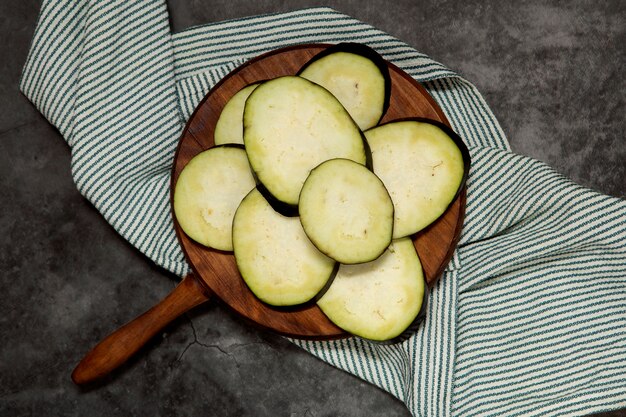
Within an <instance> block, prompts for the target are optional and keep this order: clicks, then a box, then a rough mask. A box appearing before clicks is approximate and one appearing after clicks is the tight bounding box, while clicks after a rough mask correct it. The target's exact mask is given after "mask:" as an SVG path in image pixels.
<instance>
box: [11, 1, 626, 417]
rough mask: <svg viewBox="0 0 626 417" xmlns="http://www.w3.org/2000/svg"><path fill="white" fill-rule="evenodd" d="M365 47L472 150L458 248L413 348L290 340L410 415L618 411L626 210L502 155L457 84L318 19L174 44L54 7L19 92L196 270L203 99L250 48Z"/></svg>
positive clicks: (98, 179) (206, 34)
mask: <svg viewBox="0 0 626 417" xmlns="http://www.w3.org/2000/svg"><path fill="white" fill-rule="evenodd" d="M340 41H355V42H361V43H365V44H367V45H370V46H371V47H373V48H374V49H376V50H377V51H379V52H380V53H381V54H382V55H383V56H384V57H385V58H386V59H388V60H390V61H392V62H394V63H395V64H396V65H398V66H399V67H400V68H402V69H403V70H405V71H406V72H407V73H409V74H410V75H411V76H413V77H414V78H415V79H416V80H418V81H420V82H422V83H423V85H424V86H425V87H426V88H427V90H428V91H429V92H430V94H431V95H432V96H433V97H434V98H435V100H436V101H437V102H438V103H439V105H440V106H441V107H442V109H443V110H444V112H445V113H446V116H447V117H448V119H449V120H450V122H451V124H452V126H453V128H454V129H455V130H456V131H457V132H458V133H459V134H460V135H461V137H463V138H464V140H465V141H466V143H467V145H468V147H469V148H470V151H471V155H472V162H473V167H472V170H471V173H470V176H469V180H468V200H467V217H466V221H465V226H464V229H463V232H462V237H461V241H460V244H459V247H458V250H457V251H456V253H455V255H454V257H453V259H452V261H451V263H450V265H449V266H448V268H447V269H446V271H445V273H444V275H443V277H442V279H441V280H440V281H439V283H438V284H437V285H436V286H435V288H434V289H433V291H432V293H431V300H430V302H429V310H428V315H427V319H426V321H425V322H424V324H423V326H422V327H421V328H420V330H419V331H418V332H417V333H416V334H415V335H414V336H413V337H411V338H410V339H408V340H407V341H405V342H403V343H401V344H396V345H389V346H381V345H374V344H370V343H367V342H363V341H361V340H357V339H346V340H340V341H332V342H307V341H294V342H295V343H297V344H298V345H299V346H301V347H302V348H304V349H306V350H308V351H309V352H311V353H312V354H314V355H316V356H318V357H320V358H321V359H323V360H325V361H327V362H329V363H332V364H333V365H335V366H337V367H339V368H341V369H344V370H346V371H348V372H351V373H353V374H355V375H358V376H359V377H361V378H363V379H365V380H367V381H370V382H372V383H373V384H376V385H378V386H380V387H382V388H383V389H385V390H387V391H388V392H390V393H391V394H393V395H394V396H396V397H398V398H399V399H400V400H402V401H403V402H404V403H405V404H406V405H407V407H408V408H409V410H410V411H411V413H412V414H413V415H416V416H418V415H419V416H448V415H462V416H471V415H499V416H501V415H525V416H526V415H528V416H530V415H537V416H555V415H582V414H589V413H592V412H597V411H603V410H609V409H616V408H622V407H626V202H625V201H623V200H619V199H616V198H611V197H608V196H605V195H601V194H598V193H596V192H594V191H591V190H588V189H585V188H583V187H580V186H578V185H577V184H575V183H573V182H571V181H569V180H568V179H566V178H564V177H562V176H561V175H559V174H558V173H557V172H555V171H554V170H552V169H551V168H550V167H548V166H546V165H544V164H542V163H540V162H538V161H535V160H532V159H530V158H527V157H524V156H520V155H515V154H513V153H511V152H510V149H509V147H508V144H507V141H506V138H505V136H504V134H503V132H502V130H501V128H500V126H499V125H498V122H497V121H496V119H495V117H494V115H493V114H492V112H491V111H490V109H489V108H488V106H487V104H486V103H485V101H484V100H483V98H482V97H481V95H480V94H479V93H478V91H476V89H475V88H474V87H473V86H472V85H471V84H470V83H468V82H467V81H465V80H464V79H462V78H460V77H459V76H457V75H456V74H455V73H454V72H452V71H450V70H449V69H447V68H446V67H444V66H443V65H441V64H439V63H437V62H434V61H432V60H431V59H430V58H428V57H427V56H425V55H423V54H421V53H419V52H416V51H415V50H413V49H412V48H411V47H409V46H407V45H406V44H404V43H402V42H401V41H399V40H397V39H394V38H392V37H391V36H389V35H387V34H385V33H383V32H381V31H379V30H377V29H375V28H373V27H371V26H368V25H366V24H364V23H361V22H359V21H357V20H354V19H352V18H350V17H348V16H345V15H342V14H340V13H338V12H335V11H333V10H331V9H328V8H314V9H305V10H299V11H294V12H289V13H283V14H274V15H264V16H259V17H251V18H244V19H238V20H232V21H227V22H220V23H214V24H208V25H204V26H200V27H195V28H191V29H188V30H185V31H183V32H180V33H176V34H172V33H171V32H170V28H169V23H168V13H167V9H166V6H165V3H164V1H163V0H150V1H124V2H120V1H86V0H46V1H43V4H42V8H41V14H40V17H39V21H38V24H37V28H36V31H35V34H34V39H33V42H32V46H31V50H30V54H29V56H28V58H27V62H26V64H25V67H24V71H23V75H22V79H21V84H20V87H21V90H22V91H23V92H24V94H25V95H26V96H27V97H28V98H29V99H30V100H31V101H32V102H33V103H34V105H35V106H36V107H37V108H38V109H39V110H40V111H41V112H42V113H43V114H44V115H45V117H46V118H47V119H48V120H49V121H50V123H52V124H53V125H55V126H56V127H57V128H58V129H59V131H60V132H61V134H62V135H63V137H64V138H65V140H66V141H67V143H68V144H69V146H70V149H71V153H72V166H71V169H72V174H73V177H74V179H75V182H76V185H77V187H78V189H79V190H80V192H81V193H82V194H83V195H84V196H85V197H86V198H87V199H88V200H89V201H90V202H91V203H93V205H94V206H95V207H96V208H97V209H98V210H99V211H100V212H101V213H102V215H103V216H104V217H105V218H106V219H107V221H108V222H110V223H111V225H113V227H114V228H115V229H116V230H117V231H118V232H119V233H120V235H121V236H122V237H123V238H125V239H127V240H128V241H130V242H131V243H132V244H133V245H134V246H136V247H137V248H138V249H139V250H140V251H141V252H143V253H144V254H145V255H146V256H148V257H149V258H150V259H152V260H153V261H154V262H156V263H157V264H158V265H160V266H162V267H164V268H166V269H167V270H169V271H172V272H174V273H176V274H179V275H183V274H185V273H186V272H187V271H188V270H189V268H188V266H187V265H186V263H185V260H184V257H183V254H182V252H181V250H180V248H179V246H178V243H177V240H176V237H175V235H174V231H173V227H172V222H171V218H170V209H169V195H168V191H169V188H168V185H169V181H170V179H169V174H170V168H171V164H172V161H173V157H174V151H175V148H176V145H177V140H178V138H179V135H180V134H181V131H182V128H183V126H184V123H185V121H186V119H187V118H188V117H189V116H190V114H191V112H192V111H193V109H194V107H195V106H196V104H197V103H198V102H199V101H200V99H201V98H202V97H203V96H204V95H205V94H206V93H207V92H208V90H209V89H210V88H211V86H213V85H214V84H215V83H216V82H217V81H218V80H219V79H220V78H221V77H223V76H224V75H226V74H227V73H228V72H229V71H230V70H232V69H234V68H235V67H236V66H238V65H239V64H241V63H243V62H245V61H246V60H247V59H249V58H252V57H254V56H256V55H258V54H260V53H263V52H267V51H270V50H272V49H276V48H279V47H283V46H287V45H292V44H299V43H310V42H329V43H335V42H340Z"/></svg>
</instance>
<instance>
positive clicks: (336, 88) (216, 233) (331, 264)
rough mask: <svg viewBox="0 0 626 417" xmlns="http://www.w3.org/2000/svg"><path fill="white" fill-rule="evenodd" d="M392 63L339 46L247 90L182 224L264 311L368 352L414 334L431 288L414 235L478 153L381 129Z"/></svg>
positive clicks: (403, 130)
mask: <svg viewBox="0 0 626 417" xmlns="http://www.w3.org/2000/svg"><path fill="white" fill-rule="evenodd" d="M390 93H391V78H390V76H389V70H388V66H387V63H386V62H385V61H384V60H383V59H382V57H381V56H380V55H378V53H376V52H375V51H374V50H373V49H371V48H369V47H367V46H365V45H361V44H354V43H342V44H338V45H334V46H331V47H328V48H327V49H325V50H324V51H323V52H321V53H319V54H318V55H316V56H314V57H313V58H312V59H311V60H310V61H309V62H307V63H306V64H305V65H304V66H303V67H302V69H301V70H300V71H299V72H298V73H297V74H296V75H289V76H281V77H277V78H274V79H269V80H266V81H263V82H258V83H255V84H251V85H249V86H246V87H244V88H243V89H241V90H240V91H239V92H238V93H237V94H235V95H234V96H233V97H232V98H231V99H230V101H229V102H228V103H227V104H226V105H225V107H224V109H223V111H222V113H221V115H220V117H219V119H218V122H217V124H216V128H215V138H214V139H215V144H216V146H215V147H213V148H211V149H209V150H207V151H205V152H202V153H200V154H198V155H197V156H196V157H194V158H193V159H192V160H191V161H190V162H189V163H188V164H187V165H186V166H185V168H184V169H183V171H182V172H181V174H180V177H179V179H178V181H177V183H176V186H175V190H174V213H175V216H176V218H177V220H178V222H179V224H180V226H181V228H182V229H183V231H184V232H185V233H186V234H187V235H188V236H189V237H190V238H191V239H193V240H195V241H197V242H198V243H200V244H202V245H205V246H207V247H211V248H214V249H217V250H222V251H233V252H234V256H235V260H236V263H237V267H238V269H239V272H240V274H241V277H242V278H243V280H244V281H245V283H246V284H247V286H248V287H249V288H250V290H251V291H252V292H253V293H254V294H255V295H256V296H257V297H258V298H259V299H260V300H261V301H263V302H264V303H267V304H268V305H271V306H274V307H277V308H299V307H302V306H308V305H310V304H311V303H317V305H318V306H319V308H320V309H321V310H322V311H323V312H324V314H325V315H326V316H327V317H328V319H329V320H330V321H332V322H333V323H335V324H336V325H337V326H339V327H341V328H342V329H344V330H345V331H347V332H349V333H351V334H353V335H355V336H359V337H361V338H364V339H368V340H372V341H377V342H385V343H393V342H399V341H402V340H405V339H406V338H407V337H409V336H410V334H411V333H412V332H413V331H415V329H416V328H417V326H418V324H419V322H420V320H421V318H422V317H423V315H424V314H425V306H426V301H427V293H428V288H427V285H426V281H425V278H424V273H423V270H422V266H421V263H420V259H419V256H418V254H417V252H416V250H415V246H414V244H413V241H412V236H413V235H415V234H416V233H417V232H419V231H421V230H423V229H424V228H426V227H427V226H428V225H430V224H431V223H433V222H434V221H435V220H437V218H439V217H440V216H441V215H442V214H443V213H444V212H445V211H446V209H447V208H448V207H449V205H450V204H451V203H452V202H453V201H454V200H455V199H456V197H457V196H458V193H459V192H460V190H461V189H462V187H463V185H464V182H465V179H466V177H467V173H468V169H469V153H468V151H467V148H466V147H465V145H464V144H463V142H462V140H461V139H460V138H459V137H458V136H457V135H456V134H455V133H454V132H453V131H452V129H450V128H449V127H447V126H445V125H443V124H442V123H439V122H437V121H433V120H427V119H421V118H413V119H402V120H398V121H392V122H388V123H385V124H380V121H381V119H382V118H383V116H384V115H385V112H386V111H387V108H388V106H389V101H390Z"/></svg>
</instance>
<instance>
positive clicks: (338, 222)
mask: <svg viewBox="0 0 626 417" xmlns="http://www.w3.org/2000/svg"><path fill="white" fill-rule="evenodd" d="M299 211H300V221H301V223H302V227H303V228H304V231H305V232H306V234H307V236H308V237H309V239H311V241H312V242H313V243H314V244H315V246H316V247H317V248H318V249H319V250H321V251H322V252H324V253H325V254H326V255H328V256H330V257H331V258H333V259H335V260H336V261H338V262H341V263H344V264H355V263H362V262H369V261H371V260H373V259H376V258H377V257H378V256H380V255H381V254H382V253H383V252H384V251H385V248H387V246H388V245H389V243H390V242H391V235H392V231H393V203H392V201H391V198H390V197H389V193H388V192H387V190H386V189H385V186H384V185H383V183H382V181H381V180H380V179H379V178H378V177H377V176H376V175H375V174H374V173H372V171H370V170H368V169H367V168H366V167H364V166H363V165H360V164H357V163H356V162H353V161H350V160H347V159H331V160H329V161H326V162H323V163H321V164H320V165H319V166H317V167H316V168H315V169H313V170H312V171H311V173H310V174H309V176H308V178H307V179H306V181H305V183H304V186H303V187H302V192H301V193H300V205H299Z"/></svg>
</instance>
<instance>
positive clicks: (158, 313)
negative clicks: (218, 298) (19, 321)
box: [72, 274, 210, 385]
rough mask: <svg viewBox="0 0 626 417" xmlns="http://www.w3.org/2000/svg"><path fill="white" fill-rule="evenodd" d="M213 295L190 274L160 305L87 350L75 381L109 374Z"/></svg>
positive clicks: (94, 379) (73, 378) (90, 380)
mask: <svg viewBox="0 0 626 417" xmlns="http://www.w3.org/2000/svg"><path fill="white" fill-rule="evenodd" d="M209 298H210V292H209V290H208V289H207V288H205V287H204V285H202V284H200V283H199V282H198V281H197V279H196V277H195V276H193V275H192V274H189V275H187V276H186V277H185V278H184V279H183V280H182V281H181V282H180V283H179V284H178V285H177V286H176V288H174V289H173V290H172V292H171V293H169V294H168V295H167V297H165V298H164V299H163V300H161V301H160V302H159V303H158V304H157V305H155V306H154V307H152V308H151V309H150V310H148V311H146V312H145V313H143V314H142V315H141V316H139V317H137V318H136V319H134V320H133V321H131V322H129V323H127V324H125V325H124V326H122V327H120V328H119V329H117V330H116V331H114V332H113V333H111V334H110V335H109V336H107V337H106V338H105V339H104V340H102V341H101V342H100V343H98V344H97V345H96V346H95V347H94V348H93V349H92V350H91V351H90V352H89V353H87V355H85V357H84V358H83V359H82V360H81V361H80V363H79V364H78V366H76V368H75V369H74V372H72V381H74V383H75V384H78V385H82V384H87V383H90V382H93V381H96V380H98V379H100V378H102V377H104V376H106V375H108V374H109V373H110V372H112V371H113V370H115V369H116V368H118V367H119V366H120V365H122V364H123V363H124V362H126V361H127V360H128V359H130V357H131V356H133V355H134V354H135V353H137V351H139V349H141V347H143V346H144V345H145V344H146V343H147V342H148V341H149V340H150V339H151V338H152V337H153V336H155V335H156V334H157V333H158V332H159V331H160V330H161V329H163V328H164V327H165V326H166V325H167V324H168V323H170V322H172V321H173V320H174V319H176V318H177V317H179V316H180V315H182V314H183V313H185V312H186V311H188V310H190V309H192V308H193V307H195V306H197V305H199V304H202V303H204V302H206V301H208V300H209Z"/></svg>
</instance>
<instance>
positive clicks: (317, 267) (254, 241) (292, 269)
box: [233, 189, 337, 307]
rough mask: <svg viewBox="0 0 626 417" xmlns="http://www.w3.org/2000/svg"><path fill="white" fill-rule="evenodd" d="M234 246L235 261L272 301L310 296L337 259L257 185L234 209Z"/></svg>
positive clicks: (293, 300) (288, 302)
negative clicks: (308, 236)
mask: <svg viewBox="0 0 626 417" xmlns="http://www.w3.org/2000/svg"><path fill="white" fill-rule="evenodd" d="M233 246H234V249H235V260H236V262H237V267H238V268H239V272H240V274H241V276H242V277H243V279H244V281H245V282H246V284H247V285H248V287H249V288H250V290H251V291H252V292H253V293H254V294H255V295H256V296H257V297H258V298H259V299H260V300H262V301H264V302H265V303H267V304H270V305H274V306H281V307H284V306H294V305H300V304H303V303H306V302H308V301H311V300H313V299H315V297H316V296H318V295H319V294H320V293H323V290H324V289H326V288H327V287H328V285H329V284H330V282H331V281H332V278H333V276H334V275H335V273H336V271H337V268H336V262H335V261H334V260H332V259H330V258H329V257H327V256H326V255H324V254H323V253H321V252H320V251H319V250H317V249H316V248H315V246H314V245H313V244H312V243H311V242H310V241H309V239H308V238H307V236H306V234H305V233H304V231H303V230H302V226H301V225H300V221H299V220H298V218H297V217H285V216H282V215H281V214H279V213H277V212H276V211H275V210H274V209H273V208H272V207H271V206H270V204H269V203H268V202H267V201H266V200H265V198H264V197H263V196H262V194H261V193H260V192H259V191H258V190H256V189H254V190H252V191H251V192H250V193H249V194H248V195H247V196H246V197H245V198H244V199H243V201H242V202H241V204H240V205H239V208H238V209H237V212H236V214H235V218H234V221H233Z"/></svg>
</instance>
